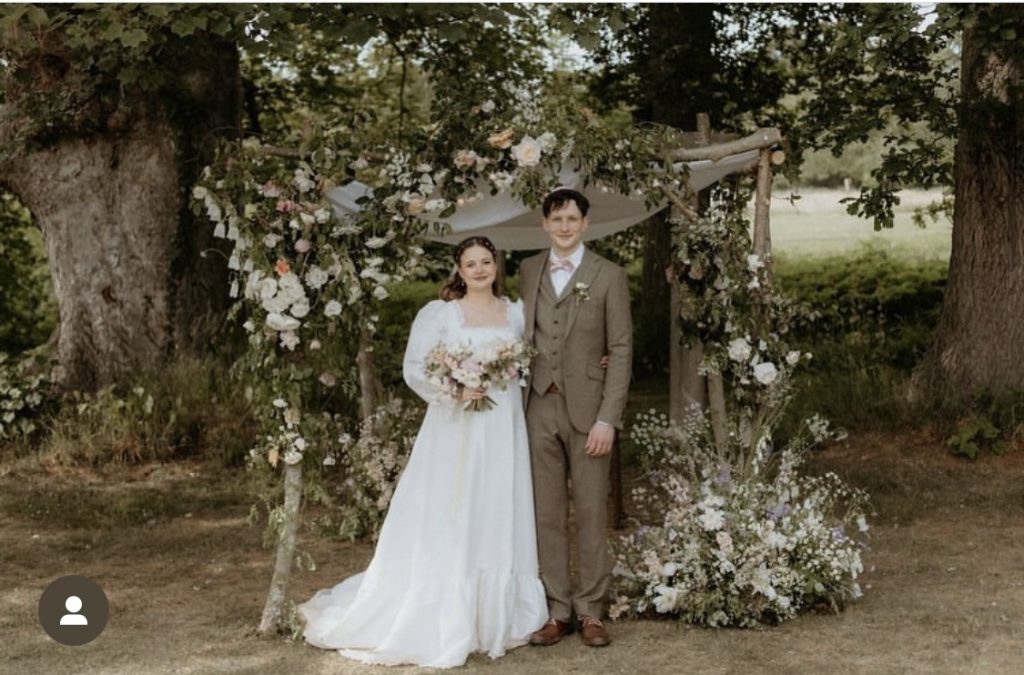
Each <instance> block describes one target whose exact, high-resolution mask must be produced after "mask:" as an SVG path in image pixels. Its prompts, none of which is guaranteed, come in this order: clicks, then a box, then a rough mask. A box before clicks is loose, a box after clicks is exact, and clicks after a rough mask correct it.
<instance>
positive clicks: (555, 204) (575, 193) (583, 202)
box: [541, 188, 590, 218]
mask: <svg viewBox="0 0 1024 675" xmlns="http://www.w3.org/2000/svg"><path fill="white" fill-rule="evenodd" d="M569 202H576V208H578V209H579V210H580V213H581V214H582V215H583V216H586V215H587V211H589V210H590V202H589V201H588V200H587V198H586V197H584V196H583V193H582V192H580V191H579V190H573V189H572V188H559V189H557V190H552V191H551V192H549V193H548V196H547V197H545V198H544V201H543V203H541V210H542V211H543V212H544V217H545V218H547V217H548V216H550V215H551V212H552V211H557V210H558V209H561V208H564V207H565V206H566V205H567V204H568V203H569Z"/></svg>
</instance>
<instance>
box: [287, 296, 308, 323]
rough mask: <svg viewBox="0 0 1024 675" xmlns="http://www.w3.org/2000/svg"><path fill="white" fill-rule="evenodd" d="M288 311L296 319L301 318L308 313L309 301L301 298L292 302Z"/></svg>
mask: <svg viewBox="0 0 1024 675" xmlns="http://www.w3.org/2000/svg"><path fill="white" fill-rule="evenodd" d="M289 311H290V312H291V314H292V316H294V317H295V318H296V319H301V318H303V317H305V316H306V315H307V314H309V301H308V300H306V299H305V298H302V299H301V300H299V301H298V302H296V303H295V304H293V305H292V308H291V309H290V310H289Z"/></svg>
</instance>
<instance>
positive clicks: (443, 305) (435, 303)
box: [416, 300, 452, 318]
mask: <svg viewBox="0 0 1024 675" xmlns="http://www.w3.org/2000/svg"><path fill="white" fill-rule="evenodd" d="M451 305H452V301H449V300H431V301H430V302H428V303H427V304H425V305H423V306H422V307H420V311H419V312H417V314H416V316H417V317H422V318H440V317H442V316H445V315H446V314H447V313H448V312H449V311H451Z"/></svg>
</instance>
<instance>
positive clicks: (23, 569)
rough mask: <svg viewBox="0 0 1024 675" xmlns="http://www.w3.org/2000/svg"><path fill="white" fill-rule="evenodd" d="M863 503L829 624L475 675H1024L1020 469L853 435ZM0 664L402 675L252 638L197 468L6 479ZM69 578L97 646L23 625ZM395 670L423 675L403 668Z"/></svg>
mask: <svg viewBox="0 0 1024 675" xmlns="http://www.w3.org/2000/svg"><path fill="white" fill-rule="evenodd" d="M811 468H812V470H815V471H825V470H833V471H836V472H838V473H840V474H841V475H843V476H844V477H846V478H847V479H848V480H849V481H850V482H851V483H853V484H854V485H858V486H860V487H864V488H865V489H867V490H868V491H869V492H870V493H871V494H872V497H873V504H874V508H875V510H876V512H877V515H876V517H875V519H874V524H875V526H874V528H873V531H872V539H871V550H870V551H869V552H868V553H867V554H866V556H865V564H866V567H867V571H866V573H865V575H864V578H863V580H862V581H863V585H864V587H865V596H864V598H863V599H862V600H861V601H859V602H858V603H856V604H854V605H852V606H851V607H849V608H848V609H847V610H846V611H845V612H843V613H842V614H839V615H806V616H803V617H801V618H800V619H797V620H795V621H792V622H789V623H786V624H783V625H782V626H779V627H776V628H770V629H765V630H707V629H697V628H691V627H686V626H681V625H679V624H677V623H674V622H668V621H642V622H621V623H617V624H614V625H612V627H611V630H612V636H613V638H614V640H615V642H614V643H613V644H612V646H611V647H609V648H607V649H603V650H594V649H589V648H587V647H584V646H583V645H582V644H581V643H580V642H579V640H578V639H576V638H575V637H574V636H573V637H571V639H569V640H566V641H563V642H562V643H561V644H559V645H556V646H554V647H550V648H545V649H539V648H522V649H518V650H515V651H514V652H511V653H510V654H509V655H508V656H506V657H505V658H502V659H499V660H496V661H490V660H489V659H487V658H486V657H479V656H477V657H473V658H471V660H470V662H469V664H468V665H469V667H470V668H472V669H473V670H487V671H491V672H496V673H500V672H516V673H564V672H605V673H619V672H621V673H646V672H680V671H688V672H702V673H739V672H742V673H760V672H765V673H767V672H772V673H775V672H800V673H819V672H830V673H835V672H840V673H842V672H857V673H880V672H915V673H916V672H921V673H925V672H927V673H935V672H963V673H981V672H984V673H1002V672H1005V673H1016V672H1019V671H1020V669H1021V667H1022V665H1024V653H1022V649H1021V644H1022V638H1024V575H1022V574H1021V568H1022V562H1024V481H1022V480H1021V476H1022V475H1024V453H1013V454H1010V455H1007V456H1004V457H994V456H991V455H986V456H983V457H982V458H980V459H979V460H978V461H976V462H967V461H964V460H959V459H956V458H954V457H951V456H950V455H949V454H948V452H947V451H946V450H945V449H944V448H943V447H942V445H941V443H939V442H938V440H937V439H935V438H931V437H929V436H927V435H922V434H905V435H901V436H892V435H886V436H881V435H879V436H862V437H858V438H856V439H853V440H851V441H850V442H848V443H846V444H843V445H839V446H834V447H831V448H828V449H826V450H824V451H822V452H821V453H819V454H818V455H816V456H815V458H814V460H813V461H812V464H811ZM0 475H2V477H0V515H2V518H0V542H2V544H3V545H2V548H0V631H2V635H3V639H2V640H0V663H2V664H3V668H2V670H4V671H5V672H14V673H79V672H93V673H172V672H173V673H208V672H223V673H267V672H289V673H290V672H302V673H346V672H389V673H390V672H395V671H394V670H393V669H384V668H371V667H366V666H361V665H358V664H355V663H351V662H349V661H347V660H345V659H342V658H341V657H339V656H337V655H336V654H334V653H332V652H324V651H322V650H318V649H314V648H311V647H308V646H306V645H305V644H303V643H302V642H289V641H287V640H284V639H280V640H260V639H258V638H256V637H255V636H254V634H253V630H252V629H253V627H254V626H255V625H256V623H257V621H258V619H259V613H260V611H261V609H262V603H263V600H264V593H265V591H266V587H267V582H268V578H269V573H270V564H269V563H270V555H269V553H268V552H267V551H265V550H264V549H263V548H262V547H261V544H260V542H261V537H262V526H261V525H256V526H250V525H249V524H248V523H247V518H246V516H247V514H248V511H249V506H250V504H251V498H250V494H249V491H248V490H247V488H246V480H245V479H244V478H241V477H240V476H239V475H238V474H229V473H225V472H224V470H223V469H219V468H214V467H210V466H205V465H201V464H183V465H173V466H172V465H163V466H150V467H136V468H132V469H119V470H110V471H108V472H106V473H105V474H96V473H95V472H87V473H83V472H78V471H64V472H62V473H54V472H53V471H52V470H45V469H43V468H41V467H33V468H32V469H25V468H17V467H15V468H14V469H13V470H12V469H11V467H6V468H5V469H2V470H0ZM303 546H304V548H305V549H306V550H307V551H309V552H310V553H311V554H312V556H313V558H314V559H315V560H316V561H317V563H318V567H317V569H316V570H315V571H311V572H300V573H298V574H297V576H296V577H295V580H294V583H293V587H292V597H294V598H296V599H299V600H304V599H306V598H307V597H308V596H309V595H311V594H312V593H313V592H314V591H315V590H317V589H318V588H322V587H325V586H328V585H331V584H333V583H336V582H337V581H338V580H339V579H341V578H343V577H345V576H347V575H349V574H352V573H354V572H357V571H359V570H361V569H362V568H363V567H364V566H365V565H366V563H367V562H368V561H369V559H370V556H371V554H372V549H371V547H370V546H368V545H366V544H362V543H354V544H352V543H337V542H330V541H325V540H321V539H316V538H314V537H312V535H310V536H306V537H304V540H303ZM65 574H81V575H84V576H87V577H90V578H92V579H94V580H96V581H97V582H98V583H99V584H100V585H101V586H102V587H103V588H104V590H105V591H106V593H107V595H108V598H109V599H110V605H111V618H110V623H109V624H108V626H107V628H106V630H105V632H104V633H103V635H101V636H100V638H99V639H97V640H96V641H95V642H93V643H91V644H89V645H86V646H83V647H63V646H61V645H59V644H57V643H55V642H53V641H52V640H51V639H50V638H49V637H47V636H46V634H45V633H43V631H42V629H41V628H40V627H39V625H38V623H37V622H36V607H37V603H38V601H39V596H40V594H41V593H42V591H43V589H44V588H45V587H46V585H47V584H48V583H50V582H51V581H52V580H54V579H56V578H57V577H60V576H63V575H65ZM399 670H400V671H403V672H404V671H406V670H410V671H411V670H416V669H399Z"/></svg>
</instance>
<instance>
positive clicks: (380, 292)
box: [373, 286, 388, 300]
mask: <svg viewBox="0 0 1024 675" xmlns="http://www.w3.org/2000/svg"><path fill="white" fill-rule="evenodd" d="M373 297H375V298H377V299H378V300H384V299H385V298H387V297H388V289H386V288H384V287H383V286H377V287H376V288H374V289H373Z"/></svg>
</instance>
